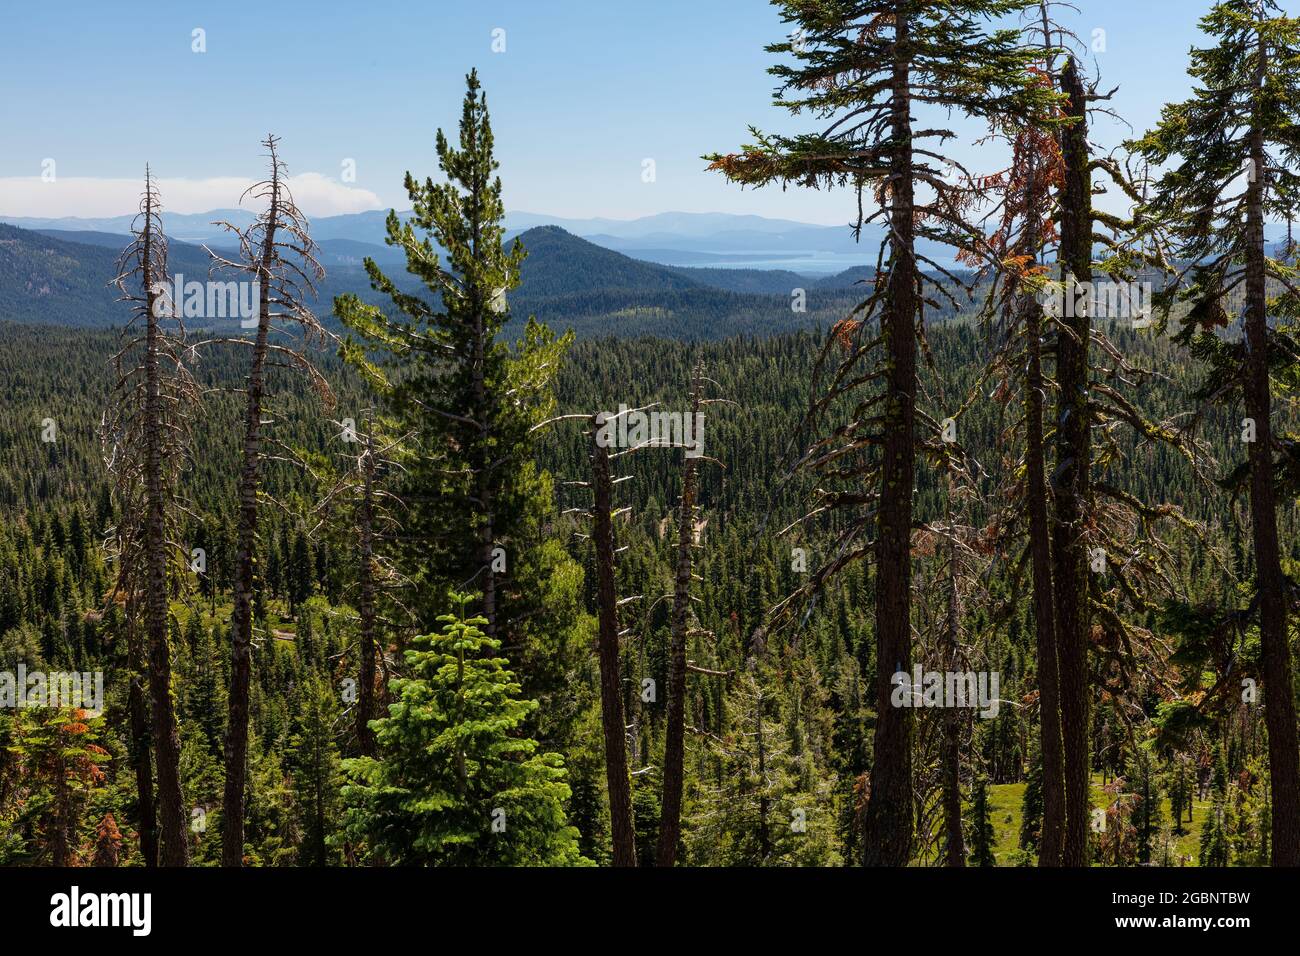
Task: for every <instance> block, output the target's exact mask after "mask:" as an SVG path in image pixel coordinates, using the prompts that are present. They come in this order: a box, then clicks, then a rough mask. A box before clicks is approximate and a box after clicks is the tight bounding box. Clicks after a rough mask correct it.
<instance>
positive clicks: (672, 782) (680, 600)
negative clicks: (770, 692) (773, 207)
mask: <svg viewBox="0 0 1300 956" xmlns="http://www.w3.org/2000/svg"><path fill="white" fill-rule="evenodd" d="M701 386H702V383H701V381H700V378H699V373H698V371H697V372H696V374H695V381H694V383H693V386H692V394H691V414H692V416H696V417H693V418H692V422H695V421H698V420H699V419H698V415H699V411H700V388H701ZM696 463H697V459H695V458H692V457H691V456H689V455H684V457H683V464H682V500H681V505H680V507H679V508H678V512H677V578H676V581H675V583H674V586H673V619H672V632H671V637H670V640H669V648H668V720H667V729H666V731H665V738H664V776H663V788H664V789H663V797H662V798H661V800H660V816H659V846H658V852H657V854H656V858H655V863H656V865H657V866H672V865H673V863H674V862H675V861H676V859H677V842H678V840H680V839H681V833H682V786H683V769H682V768H683V762H684V759H685V753H684V748H685V736H686V628H687V622H688V621H689V619H690V610H691V558H692V555H691V548H692V547H693V546H694V543H695V468H696Z"/></svg>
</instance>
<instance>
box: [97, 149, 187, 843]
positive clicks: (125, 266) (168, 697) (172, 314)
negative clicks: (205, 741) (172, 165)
mask: <svg viewBox="0 0 1300 956" xmlns="http://www.w3.org/2000/svg"><path fill="white" fill-rule="evenodd" d="M133 233H134V239H133V240H132V242H131V244H130V245H129V246H127V248H126V250H125V251H124V252H123V253H122V256H121V258H120V259H119V260H118V276H117V278H116V279H115V280H114V284H115V285H116V286H117V288H118V289H119V290H121V292H122V299H121V301H125V302H129V303H130V304H131V318H130V320H129V321H128V323H127V325H126V327H125V329H124V330H123V333H122V338H123V340H124V342H123V345H122V347H121V349H120V350H119V351H118V353H117V354H116V355H115V356H114V357H113V366H114V369H115V371H116V374H117V379H116V382H115V383H114V387H113V399H114V400H113V402H112V403H111V404H110V407H109V409H108V411H106V412H105V414H104V418H103V437H104V444H105V447H106V451H107V458H106V460H107V464H108V468H109V471H110V473H111V474H112V475H113V478H114V481H115V484H116V488H117V494H118V498H119V500H120V502H121V521H120V522H119V525H118V528H117V541H118V558H119V561H120V563H119V566H118V578H117V583H116V588H115V591H116V593H117V594H121V595H124V596H125V603H126V609H127V616H128V618H129V619H131V620H129V622H128V631H129V632H130V633H134V632H135V628H136V623H135V620H134V619H135V618H137V617H138V616H139V615H140V614H141V612H143V624H144V634H145V638H146V641H147V650H146V653H145V655H143V656H145V657H147V661H148V669H149V698H150V706H149V710H150V713H151V715H152V740H151V742H152V745H153V750H154V762H155V764H156V766H157V786H158V816H159V828H160V837H161V854H160V857H159V859H160V862H161V863H162V865H163V866H185V865H186V864H187V863H188V862H189V844H188V830H187V827H186V813H185V799H184V795H183V794H182V792H181V779H180V734H179V732H178V730H177V727H176V711H175V705H174V703H173V700H172V688H171V648H170V646H169V644H168V627H169V614H170V611H169V605H170V585H171V579H172V573H171V572H172V570H173V568H174V567H175V560H176V558H177V556H178V553H179V551H178V546H177V543H176V541H175V540H174V538H172V537H171V536H170V533H171V531H172V530H173V529H174V527H175V522H176V515H177V513H178V511H179V510H180V509H181V507H182V506H181V504H180V502H179V499H178V495H177V485H178V483H179V474H180V468H181V465H182V463H183V462H184V460H185V457H186V454H187V451H188V430H187V419H186V411H187V409H188V407H189V406H190V405H191V404H192V403H193V401H194V398H195V391H194V383H193V380H192V379H191V377H190V374H189V371H188V370H187V368H186V367H185V364H184V362H183V361H182V358H181V356H182V350H183V338H184V334H185V330H184V327H183V325H182V324H181V320H180V318H179V316H178V311H179V310H177V309H176V308H175V307H174V303H173V302H172V300H171V296H170V295H169V293H168V291H167V283H168V275H167V240H166V237H165V236H164V235H163V231H162V219H161V208H160V204H159V199H158V191H157V188H156V187H155V186H154V184H153V180H152V178H151V177H150V175H149V172H148V169H147V168H146V170H145V191H144V196H143V198H142V199H141V202H140V213H139V215H138V216H137V217H136V221H135V224H134V226H133ZM136 656H137V657H138V656H139V655H136ZM133 683H134V682H133ZM130 706H131V716H132V723H133V725H137V726H138V724H139V722H140V710H141V708H140V702H139V701H138V699H132V700H131V701H130ZM137 748H138V752H137V754H136V762H137V765H136V777H137V783H138V784H141V785H143V786H145V787H147V786H148V776H149V775H148V769H147V767H146V766H144V765H145V764H146V763H147V761H148V748H147V747H145V748H139V745H138V744H137ZM140 796H141V810H142V816H147V815H148V814H151V813H152V807H151V806H150V798H149V794H148V792H147V791H144V792H142V793H141V795H140ZM146 822H147V820H142V823H146ZM149 852H151V851H146V859H147V858H148V854H149Z"/></svg>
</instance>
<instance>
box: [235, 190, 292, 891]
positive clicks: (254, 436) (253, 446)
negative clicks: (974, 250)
mask: <svg viewBox="0 0 1300 956" xmlns="http://www.w3.org/2000/svg"><path fill="white" fill-rule="evenodd" d="M278 203H279V194H278V192H274V193H273V195H272V197H271V208H270V211H269V214H268V215H269V220H268V223H267V227H266V233H265V235H264V239H263V243H262V250H261V274H260V279H261V282H260V288H259V297H258V319H257V339H256V341H255V343H254V346H253V363H252V368H251V369H250V371H249V373H248V404H247V407H246V409H245V412H244V450H243V468H242V470H241V472H240V478H239V531H238V538H237V540H238V545H237V549H236V552H235V608H234V612H233V613H232V615H231V620H232V623H233V625H234V627H233V634H232V635H231V641H232V652H231V672H230V700H229V704H228V708H227V712H228V720H227V724H226V789H225V796H224V802H223V804H222V808H223V810H222V834H221V864H222V866H242V865H243V862H244V781H245V778H246V775H247V770H248V767H247V763H248V697H249V682H250V679H251V675H252V666H253V588H254V586H255V579H256V573H255V572H256V562H257V492H258V487H259V486H260V484H261V461H262V396H263V390H264V388H265V371H266V369H265V366H266V353H267V344H268V343H267V337H268V334H269V332H270V325H271V303H270V295H271V277H270V267H271V262H272V257H273V255H274V251H275V246H274V243H275V231H276V226H277V225H278V221H279V215H280V213H279V205H278Z"/></svg>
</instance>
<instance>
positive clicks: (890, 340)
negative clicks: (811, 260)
mask: <svg viewBox="0 0 1300 956" xmlns="http://www.w3.org/2000/svg"><path fill="white" fill-rule="evenodd" d="M911 7H912V4H911V3H909V2H904V0H899V2H898V3H897V4H896V6H895V14H894V18H895V19H894V24H895V31H896V51H897V52H896V53H895V61H894V71H893V116H892V125H893V141H894V143H895V144H897V145H896V146H895V149H894V155H893V159H892V162H891V173H892V175H891V179H892V193H891V194H890V196H889V201H890V213H889V218H890V228H891V231H892V233H893V238H892V240H891V258H890V263H889V266H890V272H889V288H888V290H887V292H886V302H885V308H884V311H883V313H882V315H881V334H882V336H883V338H884V340H885V348H886V354H887V356H888V359H887V361H888V366H887V368H888V371H887V377H886V382H885V389H886V393H885V403H886V404H885V413H884V414H885V422H884V455H883V462H882V464H881V488H880V504H879V509H878V512H877V520H878V527H877V534H876V546H875V551H876V608H875V630H876V695H875V696H876V731H875V739H874V747H873V753H872V766H871V795H870V797H869V799H868V801H867V810H866V820H865V830H864V840H863V863H864V864H865V865H867V866H905V865H906V864H907V861H908V859H909V858H910V857H911V852H912V739H911V737H912V734H911V718H910V714H911V709H910V708H907V707H893V706H891V704H890V696H891V691H892V688H893V684H892V678H893V675H894V674H895V673H896V672H899V671H902V672H905V673H909V674H910V673H911V669H912V621H911V617H912V593H911V584H912V548H911V544H912V496H913V485H914V482H915V473H916V442H915V436H914V434H913V429H914V427H915V419H916V316H917V305H918V301H917V298H918V297H917V288H916V276H917V268H916V260H915V258H914V248H913V246H914V237H915V227H914V224H913V220H912V213H913V209H912V206H913V182H912V177H913V175H914V173H915V170H914V169H913V157H912V120H911V106H912V104H911V62H910V57H911V53H910V50H909V49H908V43H909V37H910V33H909V24H908V17H909V15H910V11H911Z"/></svg>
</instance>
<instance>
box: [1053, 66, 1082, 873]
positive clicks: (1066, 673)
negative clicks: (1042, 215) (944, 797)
mask: <svg viewBox="0 0 1300 956" xmlns="http://www.w3.org/2000/svg"><path fill="white" fill-rule="evenodd" d="M1061 88H1062V90H1063V91H1064V92H1065V93H1066V94H1067V95H1068V96H1069V105H1068V107H1067V114H1068V115H1069V116H1071V117H1075V122H1074V123H1072V124H1071V125H1070V126H1069V127H1067V128H1066V129H1065V131H1064V132H1063V133H1062V134H1061V139H1062V142H1061V148H1062V156H1063V159H1064V163H1065V187H1064V189H1063V191H1062V195H1061V243H1060V252H1059V256H1058V258H1059V259H1060V263H1061V266H1062V279H1063V280H1064V281H1065V282H1066V283H1067V285H1066V289H1065V294H1066V296H1067V297H1072V296H1074V294H1075V290H1074V288H1073V287H1072V286H1071V285H1070V284H1069V282H1070V277H1071V276H1072V277H1073V278H1074V279H1075V280H1077V281H1079V282H1090V281H1091V280H1092V186H1091V180H1090V175H1089V172H1088V134H1087V98H1086V95H1085V93H1084V89H1083V83H1082V82H1081V81H1080V79H1079V74H1078V71H1077V69H1076V67H1075V64H1074V62H1073V60H1070V61H1067V62H1066V65H1065V67H1064V69H1063V70H1062V71H1061ZM1073 311H1074V313H1075V314H1074V315H1073V317H1071V318H1068V319H1067V318H1063V319H1062V321H1063V322H1064V323H1066V324H1067V325H1068V327H1069V329H1070V330H1071V332H1072V333H1073V334H1072V335H1070V334H1058V335H1057V354H1056V378H1057V386H1058V389H1059V391H1058V395H1057V408H1056V472H1055V475H1054V482H1055V483H1054V486H1053V492H1054V502H1055V505H1056V507H1055V515H1054V522H1053V525H1052V560H1053V563H1054V567H1053V577H1054V580H1053V589H1054V592H1055V596H1056V601H1055V603H1056V635H1057V636H1056V641H1057V662H1058V670H1059V675H1058V676H1059V682H1060V696H1061V739H1062V744H1063V753H1064V768H1065V769H1064V773H1065V840H1064V843H1063V845H1062V854H1061V863H1062V864H1063V865H1065V866H1087V865H1088V821H1089V800H1088V634H1089V630H1090V620H1091V617H1090V614H1089V608H1088V587H1089V581H1088V574H1089V562H1088V538H1087V531H1086V527H1085V525H1086V522H1085V520H1084V509H1085V507H1086V505H1087V501H1088V496H1089V493H1090V492H1089V485H1090V474H1089V473H1090V471H1091V463H1092V436H1091V417H1090V413H1089V410H1088V340H1089V336H1090V334H1091V323H1090V320H1089V318H1088V315H1087V309H1075V310H1073ZM1080 312H1082V313H1084V314H1082V315H1080V314H1078V313H1080ZM1043 775H1044V798H1046V793H1047V786H1046V777H1047V754H1046V751H1044V754H1043ZM1044 816H1046V813H1045V812H1044Z"/></svg>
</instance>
